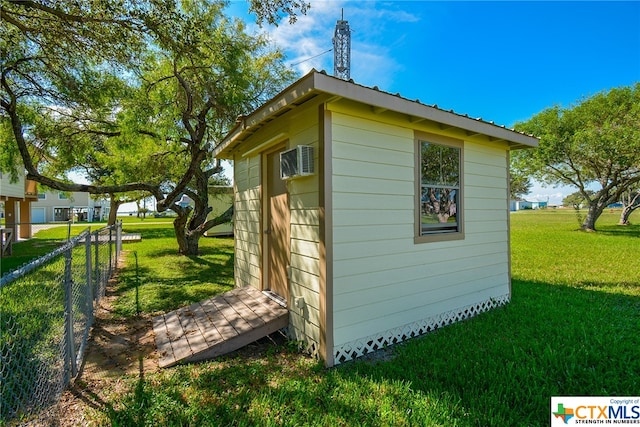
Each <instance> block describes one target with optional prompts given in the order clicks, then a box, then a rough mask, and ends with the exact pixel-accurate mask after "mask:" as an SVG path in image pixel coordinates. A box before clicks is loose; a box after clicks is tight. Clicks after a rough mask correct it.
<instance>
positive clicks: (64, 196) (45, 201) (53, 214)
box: [32, 190, 110, 224]
mask: <svg viewBox="0 0 640 427" xmlns="http://www.w3.org/2000/svg"><path fill="white" fill-rule="evenodd" d="M109 210H110V204H109V201H108V200H95V199H93V198H92V197H90V195H89V193H83V192H75V193H64V192H59V191H55V190H51V191H47V192H44V193H40V194H38V200H37V202H36V203H34V204H33V206H32V222H33V223H34V224H41V223H47V222H57V221H74V222H75V221H81V222H82V221H88V222H94V221H102V220H105V219H107V218H108V217H109Z"/></svg>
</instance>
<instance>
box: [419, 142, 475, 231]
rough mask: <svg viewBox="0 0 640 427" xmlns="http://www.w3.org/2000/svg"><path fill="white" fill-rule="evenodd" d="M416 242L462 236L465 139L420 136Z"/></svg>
mask: <svg viewBox="0 0 640 427" xmlns="http://www.w3.org/2000/svg"><path fill="white" fill-rule="evenodd" d="M416 152H417V153H418V156H417V157H418V159H417V162H416V163H417V164H416V167H417V175H418V176H417V178H418V179H417V182H418V185H417V189H416V190H417V192H416V194H417V195H418V196H417V199H418V200H417V206H418V207H417V209H416V211H417V212H416V219H417V220H416V223H417V227H416V229H417V230H416V232H417V233H416V243H419V242H428V241H441V240H453V239H462V238H464V235H463V233H462V164H463V162H462V142H460V141H457V140H453V139H450V138H445V137H442V136H438V135H427V134H424V135H419V136H418V138H417V143H416Z"/></svg>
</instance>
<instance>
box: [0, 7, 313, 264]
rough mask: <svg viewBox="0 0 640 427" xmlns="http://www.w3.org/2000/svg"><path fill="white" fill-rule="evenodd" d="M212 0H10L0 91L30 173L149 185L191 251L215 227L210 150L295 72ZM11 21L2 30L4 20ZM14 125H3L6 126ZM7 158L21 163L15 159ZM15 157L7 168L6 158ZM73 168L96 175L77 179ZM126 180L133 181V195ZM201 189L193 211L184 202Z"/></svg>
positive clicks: (108, 189) (61, 183)
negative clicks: (209, 217) (211, 210)
mask: <svg viewBox="0 0 640 427" xmlns="http://www.w3.org/2000/svg"><path fill="white" fill-rule="evenodd" d="M260 3H261V4H260V5H259V4H257V3H252V5H251V6H250V7H252V8H253V10H254V12H256V13H257V17H258V19H259V20H265V19H266V20H267V21H269V22H273V21H274V20H276V19H277V18H278V17H279V16H280V14H281V13H284V14H288V15H290V16H291V17H295V16H296V13H297V12H298V11H300V12H302V13H304V11H305V10H306V8H307V7H308V6H307V5H306V4H304V3H301V2H298V1H295V0H270V1H267V2H260ZM225 6H226V3H225V2H223V1H208V0H182V1H178V2H174V1H172V0H159V1H145V2H134V1H128V0H112V1H102V0H90V1H87V2H80V3H77V4H76V3H73V4H67V3H64V2H62V3H54V4H52V5H45V4H41V3H40V2H31V1H27V2H12V3H8V4H7V5H4V4H3V6H2V7H3V9H2V13H3V18H5V16H6V19H3V21H2V23H1V24H0V25H1V26H2V27H1V28H2V29H3V30H6V32H7V33H8V34H11V35H13V36H14V37H10V38H9V40H4V38H3V41H2V44H0V46H1V47H2V53H3V56H2V69H3V72H2V79H1V81H0V83H1V89H2V92H1V93H0V96H1V98H2V103H1V106H2V109H3V111H4V112H5V113H6V116H5V115H4V114H3V116H2V119H3V126H4V124H5V123H4V121H10V122H11V128H10V130H11V135H12V137H11V138H8V139H7V141H5V140H4V139H3V140H2V141H1V142H0V143H2V144H3V145H4V144H6V146H7V148H8V149H7V151H6V153H7V154H4V155H3V156H2V158H0V167H2V168H5V167H8V166H10V165H11V164H14V163H15V160H16V158H17V155H16V154H17V149H16V147H18V148H19V149H20V152H21V157H22V160H23V161H24V166H25V168H26V169H27V171H28V172H29V175H30V177H31V178H32V179H34V180H36V181H38V182H40V183H43V184H46V185H48V186H49V187H51V188H56V189H58V190H66V191H89V192H90V193H93V194H112V195H114V197H115V198H114V200H115V201H121V200H123V199H125V198H126V199H137V198H140V197H143V196H144V195H148V194H152V195H153V196H154V197H156V199H157V201H158V204H157V207H158V209H159V210H160V211H164V210H166V209H173V210H174V211H175V212H177V213H178V216H179V218H180V220H179V221H178V222H176V224H175V226H176V230H177V233H176V237H177V239H178V243H179V247H180V251H181V252H182V253H191V254H195V253H197V242H198V239H199V238H200V236H201V235H202V233H203V232H204V231H206V229H207V224H208V223H207V222H206V217H207V214H208V211H209V209H208V204H207V203H208V197H207V181H208V179H209V178H210V177H211V176H212V175H214V174H215V173H216V172H218V171H219V170H220V166H219V163H218V162H217V161H215V159H213V158H212V157H211V152H212V149H213V147H215V146H216V145H217V144H218V143H219V141H220V139H221V138H222V136H223V135H224V134H225V133H226V132H227V131H228V130H229V129H230V128H231V127H232V126H233V125H234V123H235V119H236V117H237V116H239V115H241V114H245V113H247V112H248V111H250V110H252V109H253V108H255V107H257V106H258V105H259V104H260V103H262V102H263V101H264V100H266V99H268V98H270V97H271V96H272V95H274V94H275V93H277V92H278V91H279V90H280V89H281V88H282V87H284V86H285V85H286V84H288V83H289V82H290V81H291V80H292V79H293V72H292V71H291V70H289V69H288V68H287V67H285V66H284V63H283V55H282V53H281V52H280V51H279V50H278V49H275V48H274V47H273V46H272V45H271V44H270V42H269V41H268V40H267V38H266V37H265V36H262V35H255V34H249V33H248V31H247V29H246V27H245V25H244V23H243V22H242V21H240V20H234V19H230V18H228V17H227V16H225V15H224V8H225ZM3 34H4V33H3ZM4 133H6V132H4V130H3V134H4ZM12 162H13V163H12ZM9 170H11V169H9ZM72 171H73V172H76V173H79V174H80V175H84V177H85V178H86V179H87V180H89V181H90V182H91V184H92V186H90V187H88V186H79V185H77V184H73V183H69V182H67V180H66V176H67V174H68V173H69V172H72ZM125 193H126V194H125ZM183 194H188V195H189V197H191V199H193V200H194V209H193V212H192V211H191V210H190V209H187V208H184V207H180V206H179V205H178V204H177V203H176V202H177V200H179V199H180V197H181V196H182V195H183Z"/></svg>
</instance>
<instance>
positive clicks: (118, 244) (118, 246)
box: [116, 220, 122, 260]
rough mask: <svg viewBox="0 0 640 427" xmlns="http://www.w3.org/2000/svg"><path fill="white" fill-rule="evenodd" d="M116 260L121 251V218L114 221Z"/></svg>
mask: <svg viewBox="0 0 640 427" xmlns="http://www.w3.org/2000/svg"><path fill="white" fill-rule="evenodd" d="M116 227H117V228H116V260H117V259H118V257H120V251H122V220H120V221H119V222H117V223H116Z"/></svg>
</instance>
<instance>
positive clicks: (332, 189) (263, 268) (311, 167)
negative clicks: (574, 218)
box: [214, 71, 538, 366]
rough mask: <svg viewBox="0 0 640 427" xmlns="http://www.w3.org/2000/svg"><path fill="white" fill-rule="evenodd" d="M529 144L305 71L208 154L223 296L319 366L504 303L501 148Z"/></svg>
mask: <svg viewBox="0 0 640 427" xmlns="http://www.w3.org/2000/svg"><path fill="white" fill-rule="evenodd" d="M537 144H538V140H537V139H536V138H534V137H532V136H529V135H525V134H522V133H518V132H515V131H513V130H509V129H506V128H504V127H502V126H496V125H494V124H493V123H491V122H486V121H483V120H481V119H473V118H470V117H467V116H462V115H459V114H456V113H454V112H451V111H444V110H441V109H439V108H437V107H436V106H429V105H425V104H422V103H420V102H418V101H411V100H408V99H405V98H402V97H400V96H399V95H393V94H389V93H385V92H381V91H379V90H377V89H376V88H368V87H364V86H361V85H358V84H355V83H353V82H347V81H343V80H340V79H337V78H334V77H330V76H327V75H325V74H324V73H319V72H315V71H312V72H311V73H309V74H308V75H306V76H305V77H303V78H301V79H300V80H298V81H297V82H296V83H294V84H293V85H291V86H290V87H289V88H287V89H285V90H284V91H283V92H281V93H280V94H279V95H277V96H276V97H275V98H273V99H271V100H270V101H268V102H267V103H265V104H264V105H263V106H261V107H260V108H258V109H257V110H255V111H254V112H253V113H251V114H250V115H248V116H246V117H241V118H240V119H239V121H238V123H237V125H236V127H235V128H234V129H233V130H232V131H231V132H230V133H229V134H228V135H227V136H226V137H225V138H224V140H223V141H222V142H221V144H220V145H219V146H218V147H217V148H216V149H215V151H214V155H215V156H216V157H217V158H224V159H230V160H232V161H233V166H234V172H233V173H234V193H235V197H234V204H235V217H234V223H233V226H234V235H235V257H234V262H235V282H236V286H252V287H255V288H257V289H259V290H263V291H269V292H270V293H271V294H276V295H277V296H279V297H280V299H281V300H282V301H283V303H284V304H286V307H287V308H288V310H289V328H288V331H289V335H290V336H291V338H293V339H295V340H297V341H300V342H302V343H304V344H305V346H306V349H307V350H308V351H309V352H310V353H312V354H314V355H316V356H318V357H319V358H321V359H323V360H324V361H325V363H326V365H328V366H332V365H334V364H337V363H341V362H344V361H347V360H350V359H353V358H356V357H359V356H361V355H363V354H365V353H367V352H370V351H374V350H376V349H379V348H382V347H384V346H386V345H389V344H393V343H396V342H399V341H402V340H405V339H408V338H410V337H413V336H416V335H420V334H423V333H426V332H428V331H432V330H434V329H436V328H438V327H441V326H444V325H448V324H450V323H452V322H456V321H459V320H462V319H466V318H468V317H470V316H474V315H476V314H478V313H481V312H484V311H486V310H489V309H492V308H494V307H496V306H499V305H501V304H504V303H506V302H508V301H509V300H510V298H511V277H510V274H511V271H510V262H509V256H510V255H509V252H510V247H509V215H508V212H509V199H508V187H509V152H510V151H511V150H516V149H522V148H529V147H535V146H537Z"/></svg>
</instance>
